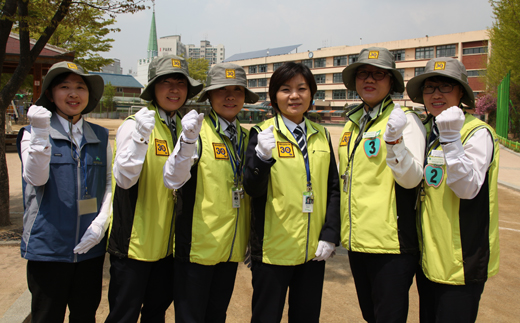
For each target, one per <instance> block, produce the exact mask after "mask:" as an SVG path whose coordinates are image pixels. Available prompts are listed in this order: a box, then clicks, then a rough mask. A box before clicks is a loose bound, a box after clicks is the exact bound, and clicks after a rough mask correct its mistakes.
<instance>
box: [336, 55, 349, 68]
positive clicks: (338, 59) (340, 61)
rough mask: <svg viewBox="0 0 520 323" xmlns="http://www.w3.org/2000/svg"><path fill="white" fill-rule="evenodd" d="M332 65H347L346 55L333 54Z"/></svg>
mask: <svg viewBox="0 0 520 323" xmlns="http://www.w3.org/2000/svg"><path fill="white" fill-rule="evenodd" d="M334 66H347V55H345V56H335V57H334Z"/></svg>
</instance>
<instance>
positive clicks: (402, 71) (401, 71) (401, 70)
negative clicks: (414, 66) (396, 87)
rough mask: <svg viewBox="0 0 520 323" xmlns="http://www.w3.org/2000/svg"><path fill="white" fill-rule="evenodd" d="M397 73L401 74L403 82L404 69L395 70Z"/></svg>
mask: <svg viewBox="0 0 520 323" xmlns="http://www.w3.org/2000/svg"><path fill="white" fill-rule="evenodd" d="M396 70H397V71H398V72H399V73H401V76H402V77H403V80H404V68H397V69H396Z"/></svg>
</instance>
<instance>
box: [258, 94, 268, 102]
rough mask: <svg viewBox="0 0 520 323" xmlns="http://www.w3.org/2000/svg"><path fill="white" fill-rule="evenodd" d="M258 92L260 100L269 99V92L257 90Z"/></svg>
mask: <svg viewBox="0 0 520 323" xmlns="http://www.w3.org/2000/svg"><path fill="white" fill-rule="evenodd" d="M256 94H258V100H260V101H265V100H266V99H267V93H266V92H257V93H256Z"/></svg>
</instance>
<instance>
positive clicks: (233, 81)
mask: <svg viewBox="0 0 520 323" xmlns="http://www.w3.org/2000/svg"><path fill="white" fill-rule="evenodd" d="M229 85H240V86H243V87H244V89H245V92H246V98H245V103H255V102H256V101H258V99H259V96H258V94H256V93H255V92H253V91H251V90H249V89H248V88H247V77H246V71H244V69H243V68H242V66H240V65H237V64H233V63H220V64H217V65H214V66H213V67H212V68H211V69H210V70H209V72H208V79H207V81H206V87H205V88H204V90H202V92H201V93H200V97H199V99H198V100H197V102H204V101H206V100H207V99H208V91H211V90H215V89H220V88H223V87H226V86H229Z"/></svg>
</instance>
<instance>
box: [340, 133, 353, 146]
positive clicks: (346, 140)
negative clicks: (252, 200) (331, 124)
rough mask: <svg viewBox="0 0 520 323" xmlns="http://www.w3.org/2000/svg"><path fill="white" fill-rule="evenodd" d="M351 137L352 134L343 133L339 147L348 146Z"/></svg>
mask: <svg viewBox="0 0 520 323" xmlns="http://www.w3.org/2000/svg"><path fill="white" fill-rule="evenodd" d="M351 136H352V132H345V133H344V134H343V137H341V142H340V143H339V146H340V147H344V146H348V143H349V141H350V137H351Z"/></svg>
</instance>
